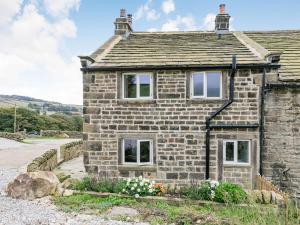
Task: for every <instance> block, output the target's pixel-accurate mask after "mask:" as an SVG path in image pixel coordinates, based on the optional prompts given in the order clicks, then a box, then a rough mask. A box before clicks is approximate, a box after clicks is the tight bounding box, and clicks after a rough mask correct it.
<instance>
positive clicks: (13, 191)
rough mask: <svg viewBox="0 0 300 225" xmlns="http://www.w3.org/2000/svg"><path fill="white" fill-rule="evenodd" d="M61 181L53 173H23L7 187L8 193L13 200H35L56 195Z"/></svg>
mask: <svg viewBox="0 0 300 225" xmlns="http://www.w3.org/2000/svg"><path fill="white" fill-rule="evenodd" d="M58 185H59V180H58V178H57V177H56V176H55V174H54V173H53V172H49V171H37V172H27V173H22V174H20V175H19V176H17V177H16V178H15V179H14V180H13V181H12V182H10V183H9V184H8V185H7V189H6V192H7V194H8V195H9V196H11V197H13V198H21V199H27V200H33V199H35V198H41V197H44V196H47V195H52V194H54V193H55V191H56V189H57V186H58Z"/></svg>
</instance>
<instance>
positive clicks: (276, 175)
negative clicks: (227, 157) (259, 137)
mask: <svg viewBox="0 0 300 225" xmlns="http://www.w3.org/2000/svg"><path fill="white" fill-rule="evenodd" d="M265 113H266V116H265V150H264V164H263V168H264V175H265V176H267V177H268V178H269V179H271V180H272V181H273V183H274V184H276V185H278V186H279V187H280V188H281V189H282V190H284V191H287V192H289V193H291V195H292V196H297V197H298V198H300V90H296V89H289V88H285V89H272V90H269V91H268V92H267V94H266V108H265Z"/></svg>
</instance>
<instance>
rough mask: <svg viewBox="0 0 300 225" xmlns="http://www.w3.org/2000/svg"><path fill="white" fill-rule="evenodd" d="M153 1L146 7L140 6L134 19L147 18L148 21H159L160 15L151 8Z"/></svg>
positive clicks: (149, 1) (150, 0) (146, 4)
mask: <svg viewBox="0 0 300 225" xmlns="http://www.w3.org/2000/svg"><path fill="white" fill-rule="evenodd" d="M151 3H152V0H148V1H147V2H146V3H145V4H144V5H142V6H140V7H139V8H138V9H137V11H136V12H135V14H134V19H136V20H139V19H141V18H143V17H145V18H146V19H147V20H157V19H159V18H160V14H159V13H158V12H157V11H156V10H155V9H152V8H151Z"/></svg>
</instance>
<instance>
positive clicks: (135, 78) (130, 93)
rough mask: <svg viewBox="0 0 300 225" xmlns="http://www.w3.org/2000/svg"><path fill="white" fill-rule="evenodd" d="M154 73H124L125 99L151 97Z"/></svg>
mask: <svg viewBox="0 0 300 225" xmlns="http://www.w3.org/2000/svg"><path fill="white" fill-rule="evenodd" d="M152 80H153V79H152V74H150V73H138V74H131V73H130V74H123V98H124V99H136V98H139V99H151V98H152V95H153V81H152Z"/></svg>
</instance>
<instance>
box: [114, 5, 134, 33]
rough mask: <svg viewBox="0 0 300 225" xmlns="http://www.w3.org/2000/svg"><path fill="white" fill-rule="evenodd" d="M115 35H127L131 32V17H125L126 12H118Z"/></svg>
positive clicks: (122, 10) (129, 15)
mask: <svg viewBox="0 0 300 225" xmlns="http://www.w3.org/2000/svg"><path fill="white" fill-rule="evenodd" d="M114 24H115V35H125V36H126V35H128V34H129V33H130V32H132V27H131V25H132V15H131V14H128V15H127V17H126V10H125V9H121V10H120V17H118V18H116V21H115V23H114Z"/></svg>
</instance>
